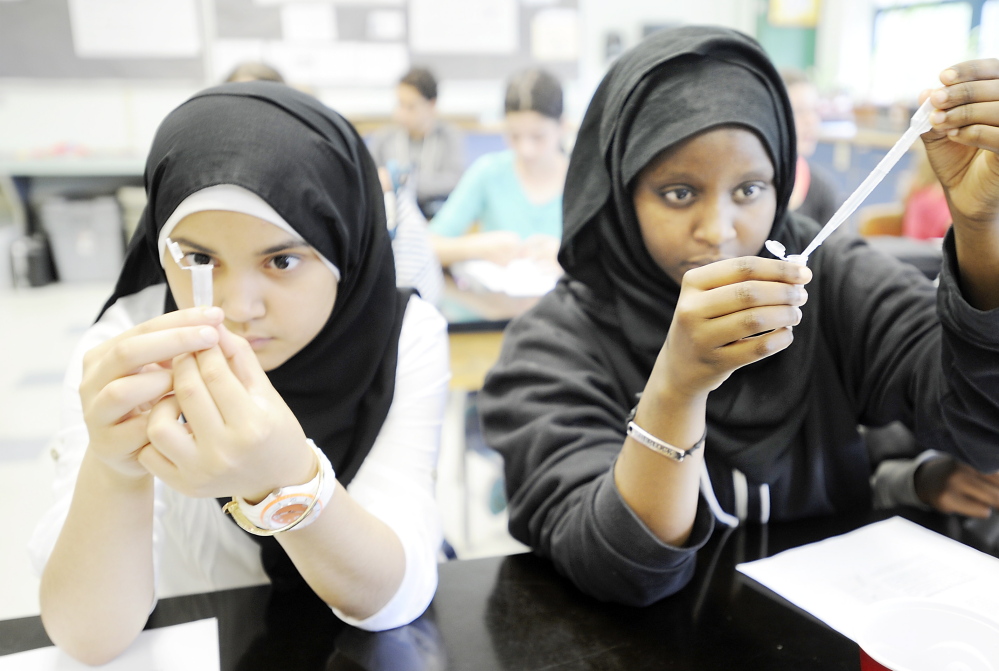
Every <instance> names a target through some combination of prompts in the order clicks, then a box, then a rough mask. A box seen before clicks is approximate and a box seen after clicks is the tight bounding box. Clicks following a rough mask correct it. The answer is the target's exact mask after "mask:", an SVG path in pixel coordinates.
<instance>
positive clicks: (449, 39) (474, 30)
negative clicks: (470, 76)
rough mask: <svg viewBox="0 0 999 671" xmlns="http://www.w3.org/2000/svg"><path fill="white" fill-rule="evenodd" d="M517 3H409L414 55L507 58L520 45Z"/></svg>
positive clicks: (439, 0) (416, 0)
mask: <svg viewBox="0 0 999 671" xmlns="http://www.w3.org/2000/svg"><path fill="white" fill-rule="evenodd" d="M518 10H519V7H518V6H517V2H516V0H475V2H470V1H469V0H410V3H409V45H410V47H411V48H412V50H413V51H414V52H422V53H438V54H509V53H513V52H515V51H517V48H518V46H519V44H520V40H519V26H518Z"/></svg>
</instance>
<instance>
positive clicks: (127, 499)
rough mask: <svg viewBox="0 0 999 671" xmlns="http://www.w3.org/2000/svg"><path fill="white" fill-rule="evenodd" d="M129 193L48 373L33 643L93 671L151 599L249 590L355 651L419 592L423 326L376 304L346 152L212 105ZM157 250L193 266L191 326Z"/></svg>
mask: <svg viewBox="0 0 999 671" xmlns="http://www.w3.org/2000/svg"><path fill="white" fill-rule="evenodd" d="M146 175H147V177H148V178H147V184H146V188H147V190H148V194H149V205H148V206H147V208H146V210H145V211H144V213H143V216H142V220H141V222H140V224H139V229H138V231H137V233H136V236H135V237H134V238H133V241H132V245H131V246H130V248H129V252H128V255H127V258H126V260H125V264H124V268H123V270H122V272H121V275H120V276H119V279H118V283H117V285H116V287H115V291H114V293H113V295H112V296H111V298H110V299H109V300H108V302H107V304H106V305H105V307H104V309H103V310H102V311H101V314H100V316H99V318H98V320H97V322H96V323H95V324H94V325H93V326H92V327H91V328H90V329H89V330H88V331H87V332H86V333H85V334H84V336H83V339H82V341H81V343H80V345H79V346H78V348H77V350H76V352H75V354H74V357H73V359H72V363H71V365H70V368H69V371H68V373H67V378H66V385H65V394H64V404H63V408H62V413H61V415H62V427H61V430H60V432H59V434H58V436H57V441H58V444H57V446H56V447H55V454H56V456H57V459H56V480H55V488H56V504H55V505H54V507H53V509H52V510H51V511H49V513H47V514H46V515H45V516H44V518H43V519H42V521H41V522H40V523H39V526H38V529H37V530H36V532H35V535H34V537H33V539H32V543H31V551H32V555H33V558H34V561H35V564H36V567H37V568H38V569H39V571H40V572H41V574H42V582H41V593H40V598H41V607H42V621H43V623H44V624H45V627H46V630H47V632H48V633H49V635H50V637H51V638H52V640H53V641H54V642H55V643H56V644H57V645H59V646H60V647H63V648H64V649H65V650H66V651H67V652H69V653H70V654H71V655H72V656H74V657H76V658H78V659H80V660H83V661H85V662H87V663H90V664H97V663H102V662H105V661H107V660H109V659H110V658H112V657H114V656H116V655H117V654H118V653H120V652H121V651H122V650H124V649H125V648H126V647H127V646H129V645H130V644H131V642H132V641H133V640H134V639H135V637H136V636H138V634H139V633H140V631H141V630H142V628H143V625H144V624H145V622H146V619H147V617H148V615H149V612H150V610H151V609H152V607H153V606H154V605H155V603H156V600H157V598H158V597H160V596H161V595H164V594H186V593H192V592H204V591H213V590H220V589H227V588H232V587H238V586H245V585H251V584H259V583H265V582H267V581H268V580H270V582H271V583H272V585H273V589H274V590H275V593H283V592H294V593H295V594H296V595H297V596H296V598H302V599H321V600H322V602H324V603H325V604H327V605H328V606H329V607H330V608H332V609H333V611H334V613H336V615H337V616H338V617H340V618H341V619H342V620H344V621H346V622H348V623H351V624H353V625H355V626H358V627H360V628H362V629H370V630H381V629H388V628H393V627H397V626H401V625H404V624H407V623H409V622H411V621H412V620H413V619H415V618H416V617H418V616H419V615H420V614H421V613H422V612H423V611H424V609H425V608H426V607H427V604H429V602H430V600H431V598H432V597H433V594H434V591H435V588H436V584H437V553H438V550H439V548H440V547H441V542H442V537H441V523H440V519H439V514H438V511H437V509H436V505H435V502H434V472H435V468H436V460H437V452H438V446H439V439H440V427H441V422H442V416H443V411H444V402H445V398H446V395H447V381H448V377H449V376H448V370H447V367H448V359H447V334H446V329H447V325H446V323H445V321H444V319H443V318H442V317H441V316H440V314H439V313H438V312H437V311H436V310H435V309H434V308H433V307H431V306H430V305H428V304H427V303H425V302H424V301H422V300H421V299H419V298H418V297H416V296H413V295H412V292H410V291H403V290H399V289H398V288H397V287H396V284H395V270H394V263H393V260H392V250H391V249H390V245H389V234H388V230H387V226H386V222H385V213H384V210H383V207H382V203H383V192H382V187H381V184H380V183H379V179H378V173H377V169H376V167H375V164H374V161H372V159H371V156H370V155H369V154H368V152H367V150H366V149H365V146H364V143H363V141H362V140H361V138H360V136H358V135H357V133H356V131H355V130H354V128H353V127H352V126H351V125H350V124H349V123H347V122H346V121H345V120H344V119H343V118H342V117H340V116H339V115H337V114H336V113H335V112H333V111H332V110H330V109H329V108H327V107H325V106H324V105H322V104H321V103H319V102H318V101H317V100H316V99H315V98H313V97H312V96H309V95H307V94H304V93H301V92H299V91H296V90H294V89H292V88H289V87H287V86H284V85H280V84H275V83H272V82H246V83H236V84H224V85H222V86H218V87H215V88H211V89H207V90H205V91H202V92H200V93H198V94H196V95H195V96H194V97H192V98H191V99H190V100H188V101H187V102H185V103H184V104H182V105H181V106H180V107H178V108H177V109H176V110H174V111H173V112H172V113H171V114H170V115H168V116H167V118H166V119H165V120H164V121H163V123H162V124H161V125H160V128H159V130H158V131H157V134H156V137H155V139H154V141H153V146H152V148H151V150H150V154H149V157H148V159H147V167H146ZM169 240H172V241H173V243H174V244H177V245H179V247H180V253H181V254H182V255H183V258H182V262H183V263H186V264H191V265H208V266H211V268H212V271H211V274H212V276H213V277H214V305H213V306H210V307H196V306H195V305H194V300H193V295H192V279H191V274H192V272H191V271H188V270H185V269H184V268H183V267H181V266H180V264H179V263H178V262H177V261H175V260H174V258H173V256H172V255H171V254H170V253H168V248H167V245H168V241H169ZM53 411H54V409H53ZM181 415H183V418H184V422H183V423H182V422H179V421H178V419H179V418H180V417H181ZM217 499H218V500H217ZM223 503H225V504H226V510H227V512H230V514H231V515H232V517H231V519H230V516H229V515H226V514H224V513H223V510H222V504H223ZM237 523H238V526H237ZM293 524H296V526H294V528H289V527H290V526H291V525H293Z"/></svg>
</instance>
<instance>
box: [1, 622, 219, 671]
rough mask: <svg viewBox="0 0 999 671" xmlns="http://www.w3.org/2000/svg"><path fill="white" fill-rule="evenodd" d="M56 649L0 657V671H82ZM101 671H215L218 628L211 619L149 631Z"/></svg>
mask: <svg viewBox="0 0 999 671" xmlns="http://www.w3.org/2000/svg"><path fill="white" fill-rule="evenodd" d="M93 668H94V667H92V666H86V665H85V664H81V663H80V662H77V661H76V660H74V659H73V658H71V657H70V656H69V655H67V654H66V653H64V652H63V651H61V650H59V649H58V648H54V647H48V648H39V649H38V650H29V651H28V652H17V653H14V654H13V655H6V656H4V657H0V671H85V670H89V669H93ZM99 668H101V669H104V671H135V670H136V669H142V671H219V668H220V662H219V628H218V622H217V621H216V619H215V618H210V619H207V620H197V621H195V622H188V623H186V624H178V625H174V626H172V627H162V628H160V629H149V630H148V631H144V632H142V633H141V634H139V637H138V638H137V639H136V640H135V642H134V643H133V644H132V645H131V647H130V648H128V650H126V651H125V652H123V653H122V654H121V655H119V656H118V657H117V658H115V659H114V660H113V661H111V662H109V663H108V664H105V665H104V666H101V667H99Z"/></svg>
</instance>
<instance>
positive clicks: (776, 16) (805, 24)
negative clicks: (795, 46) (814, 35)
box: [767, 0, 821, 28]
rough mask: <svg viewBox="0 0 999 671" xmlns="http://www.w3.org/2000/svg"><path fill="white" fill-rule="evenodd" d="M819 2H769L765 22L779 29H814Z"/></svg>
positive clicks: (802, 0) (813, 0) (788, 0)
mask: <svg viewBox="0 0 999 671" xmlns="http://www.w3.org/2000/svg"><path fill="white" fill-rule="evenodd" d="M820 5H821V0H770V9H769V11H768V12H767V22H768V23H769V24H770V25H771V26H777V27H780V28H814V27H815V26H816V25H818V23H819V7H820Z"/></svg>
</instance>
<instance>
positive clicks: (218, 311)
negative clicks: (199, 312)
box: [204, 305, 222, 319]
mask: <svg viewBox="0 0 999 671" xmlns="http://www.w3.org/2000/svg"><path fill="white" fill-rule="evenodd" d="M204 315H205V316H206V317H208V318H209V319H221V318H222V308H220V307H218V306H215V305H212V306H210V307H207V308H205V309H204Z"/></svg>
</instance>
